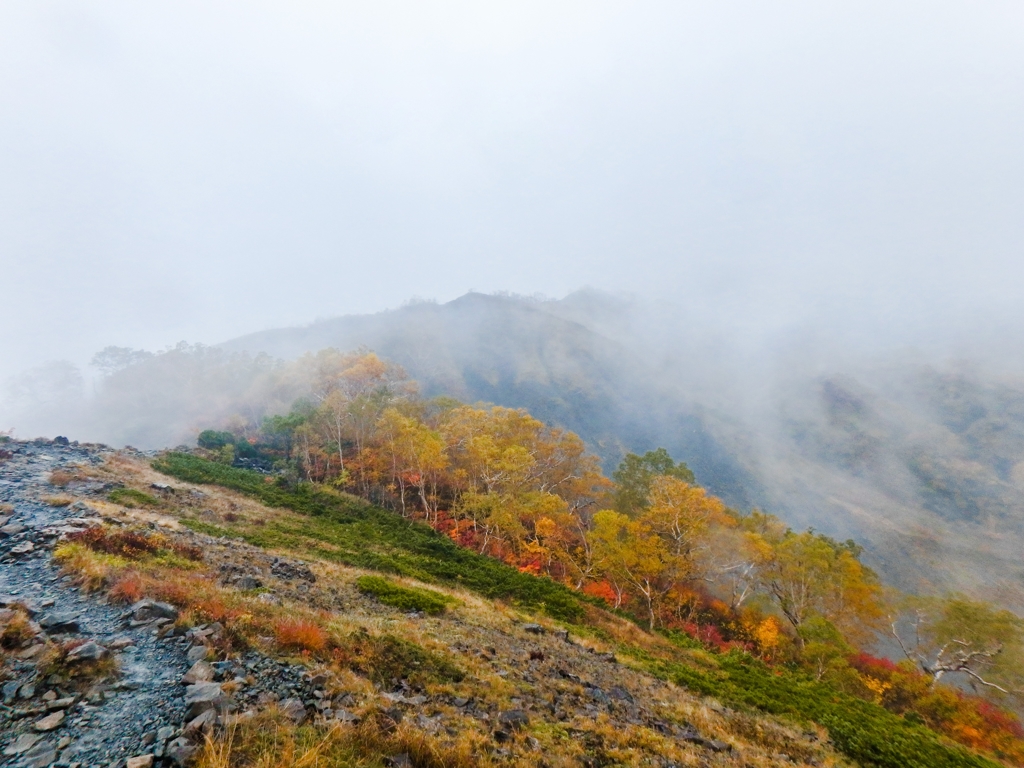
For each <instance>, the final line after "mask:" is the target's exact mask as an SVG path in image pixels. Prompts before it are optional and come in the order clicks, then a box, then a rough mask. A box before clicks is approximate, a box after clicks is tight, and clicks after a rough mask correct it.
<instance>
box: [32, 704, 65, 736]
mask: <svg viewBox="0 0 1024 768" xmlns="http://www.w3.org/2000/svg"><path fill="white" fill-rule="evenodd" d="M63 722H64V711H63V710H60V709H58V710H57V711H56V712H51V713H50V714H48V715H47V716H46V717H44V718H43V719H42V720H37V721H36V722H35V723H33V725H32V727H33V728H34V729H35V730H37V731H40V732H42V733H46V732H47V731H52V730H54V729H55V728H58V727H60V724H61V723H63Z"/></svg>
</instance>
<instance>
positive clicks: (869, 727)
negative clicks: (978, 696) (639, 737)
mask: <svg viewBox="0 0 1024 768" xmlns="http://www.w3.org/2000/svg"><path fill="white" fill-rule="evenodd" d="M624 652H625V653H628V654H630V655H632V656H634V658H637V659H638V660H640V661H641V663H642V666H643V667H644V668H645V669H646V670H647V671H648V672H651V673H652V674H654V675H656V676H657V677H660V678H662V679H664V680H669V681H671V682H673V683H675V684H677V685H682V686H684V687H686V688H688V689H690V690H692V691H696V692H699V693H701V694H704V695H706V696H712V697H714V698H716V699H718V700H720V701H722V702H723V703H726V704H729V705H730V706H733V707H736V708H738V709H756V710H760V711H762V712H768V713H770V714H773V715H781V716H784V717H788V718H791V719H794V720H797V721H804V722H814V723H817V724H818V725H821V726H824V727H825V728H827V729H828V731H829V736H830V737H831V739H832V742H833V743H834V744H835V746H836V748H837V749H838V750H839V751H840V752H842V753H843V754H845V755H847V756H848V757H850V758H852V759H853V760H856V761H857V762H858V763H860V764H861V765H865V766H876V767H877V768H997V766H998V763H995V762H993V761H992V760H989V759H987V758H985V757H983V756H981V755H978V754H975V753H973V752H970V751H968V750H967V749H964V748H962V747H959V746H955V745H952V744H948V743H946V742H944V740H943V739H942V738H941V737H939V736H938V735H937V734H936V733H934V732H933V731H931V730H929V729H927V728H925V727H923V726H919V725H915V724H913V723H910V722H908V721H907V720H905V719H904V718H902V717H898V716H896V715H894V714H892V713H891V712H888V711H886V710H885V709H884V708H882V707H881V706H879V705H877V704H873V703H871V702H867V701H863V700H861V699H857V698H855V697H853V696H849V695H847V694H844V693H841V692H840V691H838V690H836V689H835V688H833V687H832V686H831V685H828V684H827V683H822V682H818V681H815V680H814V679H812V678H810V677H807V676H805V675H803V674H800V673H798V672H795V671H789V670H784V669H778V668H775V669H773V668H770V667H768V666H767V665H765V664H764V663H763V662H761V661H759V660H758V659H755V658H754V657H752V656H750V655H748V654H746V653H742V652H739V651H732V652H730V653H726V654H721V655H718V656H716V657H715V659H716V661H717V662H718V668H717V669H713V670H703V669H697V668H696V667H693V666H690V665H688V664H683V663H679V662H672V661H666V660H664V659H656V658H653V657H651V656H649V655H648V654H646V653H645V652H643V651H638V650H636V649H628V650H625V651H624Z"/></svg>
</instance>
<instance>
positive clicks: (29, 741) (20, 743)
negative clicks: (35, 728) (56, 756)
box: [4, 733, 43, 756]
mask: <svg viewBox="0 0 1024 768" xmlns="http://www.w3.org/2000/svg"><path fill="white" fill-rule="evenodd" d="M41 738H43V737H42V736H37V735H36V734H34V733H23V734H21V735H20V736H19V737H18V738H16V739H15V740H14V741H12V742H11V743H10V744H8V745H7V748H6V749H5V750H4V754H5V755H7V756H11V755H21V754H23V753H25V752H28V751H29V750H30V749H32V747H34V746H35V745H36V743H37V742H38V741H39V740H40V739H41Z"/></svg>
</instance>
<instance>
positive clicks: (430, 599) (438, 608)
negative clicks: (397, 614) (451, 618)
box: [356, 576, 456, 616]
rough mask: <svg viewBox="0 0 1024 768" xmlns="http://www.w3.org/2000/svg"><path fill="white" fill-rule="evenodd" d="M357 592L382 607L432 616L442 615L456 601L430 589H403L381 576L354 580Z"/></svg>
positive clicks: (362, 577)
mask: <svg viewBox="0 0 1024 768" xmlns="http://www.w3.org/2000/svg"><path fill="white" fill-rule="evenodd" d="M356 586H357V587H359V591H360V592H363V593H364V594H367V595H372V596H373V597H375V598H376V599H377V600H378V601H379V602H381V603H384V605H390V606H392V607H393V608H398V609H399V610H402V611H422V612H423V613H429V614H430V615H432V616H437V615H439V614H442V613H444V612H445V611H446V610H447V609H448V606H449V605H453V604H454V603H455V602H456V601H455V599H454V598H452V597H449V596H448V595H442V594H441V593H440V592H434V591H433V590H430V589H416V588H415V587H403V586H400V585H398V584H395V583H394V582H393V581H389V580H388V579H385V578H383V577H381V576H361V577H359V579H357V580H356Z"/></svg>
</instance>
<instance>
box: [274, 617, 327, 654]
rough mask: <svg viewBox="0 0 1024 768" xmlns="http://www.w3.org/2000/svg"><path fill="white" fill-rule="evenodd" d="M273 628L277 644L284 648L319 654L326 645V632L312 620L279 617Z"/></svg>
mask: <svg viewBox="0 0 1024 768" xmlns="http://www.w3.org/2000/svg"><path fill="white" fill-rule="evenodd" d="M275 630H276V631H275V633H274V634H275V637H276V638H277V644H278V645H279V646H281V647H282V648H284V649H286V650H291V651H308V652H309V653H314V654H319V653H321V652H323V650H324V649H325V648H326V647H327V633H326V632H325V631H324V629H323V627H321V626H320V625H319V624H317V623H316V622H313V621H308V620H304V619H290V618H286V619H281V620H280V621H279V622H278V623H277V626H276V627H275Z"/></svg>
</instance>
